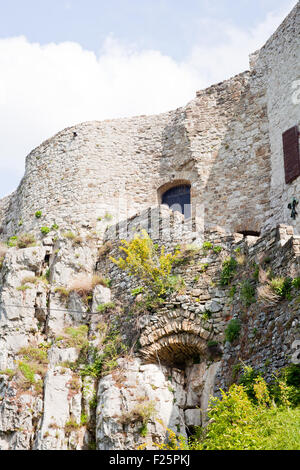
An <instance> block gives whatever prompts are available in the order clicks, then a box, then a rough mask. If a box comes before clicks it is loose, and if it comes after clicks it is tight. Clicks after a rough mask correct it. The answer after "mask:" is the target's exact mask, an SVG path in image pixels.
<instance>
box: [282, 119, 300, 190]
mask: <svg viewBox="0 0 300 470" xmlns="http://www.w3.org/2000/svg"><path fill="white" fill-rule="evenodd" d="M282 139H283V154H284V170H285V182H286V184H288V183H291V182H292V181H294V180H295V179H296V178H298V176H300V151H299V129H298V126H294V127H292V128H291V129H289V130H287V131H286V132H284V134H283V135H282Z"/></svg>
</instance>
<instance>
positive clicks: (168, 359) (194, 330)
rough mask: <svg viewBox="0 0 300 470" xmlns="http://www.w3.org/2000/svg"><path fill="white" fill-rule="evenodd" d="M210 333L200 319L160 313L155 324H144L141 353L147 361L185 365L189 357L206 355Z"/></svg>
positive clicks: (169, 364) (178, 365)
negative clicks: (161, 315) (174, 316)
mask: <svg viewBox="0 0 300 470" xmlns="http://www.w3.org/2000/svg"><path fill="white" fill-rule="evenodd" d="M209 336H210V333H209V332H208V331H207V330H205V329H204V327H203V324H202V323H201V321H200V320H198V321H197V320H196V319H193V320H192V319H190V318H188V317H184V315H179V316H178V317H177V318H172V312H169V314H167V315H166V316H163V317H160V319H159V321H158V322H157V323H156V324H155V327H153V325H152V326H149V327H147V328H145V330H144V331H143V333H142V335H141V337H140V343H141V345H142V349H141V354H142V356H143V358H144V360H145V362H146V363H161V364H162V365H166V366H176V367H185V366H186V364H187V363H188V362H189V361H190V360H191V359H195V358H199V357H203V356H206V354H207V340H208V339H209Z"/></svg>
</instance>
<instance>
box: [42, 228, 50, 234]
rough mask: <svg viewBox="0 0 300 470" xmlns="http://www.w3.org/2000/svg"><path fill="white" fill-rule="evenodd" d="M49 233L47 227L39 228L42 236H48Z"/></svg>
mask: <svg viewBox="0 0 300 470" xmlns="http://www.w3.org/2000/svg"><path fill="white" fill-rule="evenodd" d="M50 232H51V229H50V228H49V227H41V233H42V234H43V235H48V233H50Z"/></svg>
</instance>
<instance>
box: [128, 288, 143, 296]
mask: <svg viewBox="0 0 300 470" xmlns="http://www.w3.org/2000/svg"><path fill="white" fill-rule="evenodd" d="M143 292H144V288H143V287H137V288H136V289H132V291H131V295H132V297H137V296H138V295H139V294H142V293H143Z"/></svg>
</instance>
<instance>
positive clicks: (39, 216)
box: [34, 211, 43, 219]
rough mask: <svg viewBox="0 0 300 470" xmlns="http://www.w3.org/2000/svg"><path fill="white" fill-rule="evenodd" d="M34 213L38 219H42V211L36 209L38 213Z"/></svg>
mask: <svg viewBox="0 0 300 470" xmlns="http://www.w3.org/2000/svg"><path fill="white" fill-rule="evenodd" d="M34 215H35V217H36V218H37V219H40V218H41V217H42V215H43V214H42V211H36V213H35V214H34Z"/></svg>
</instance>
